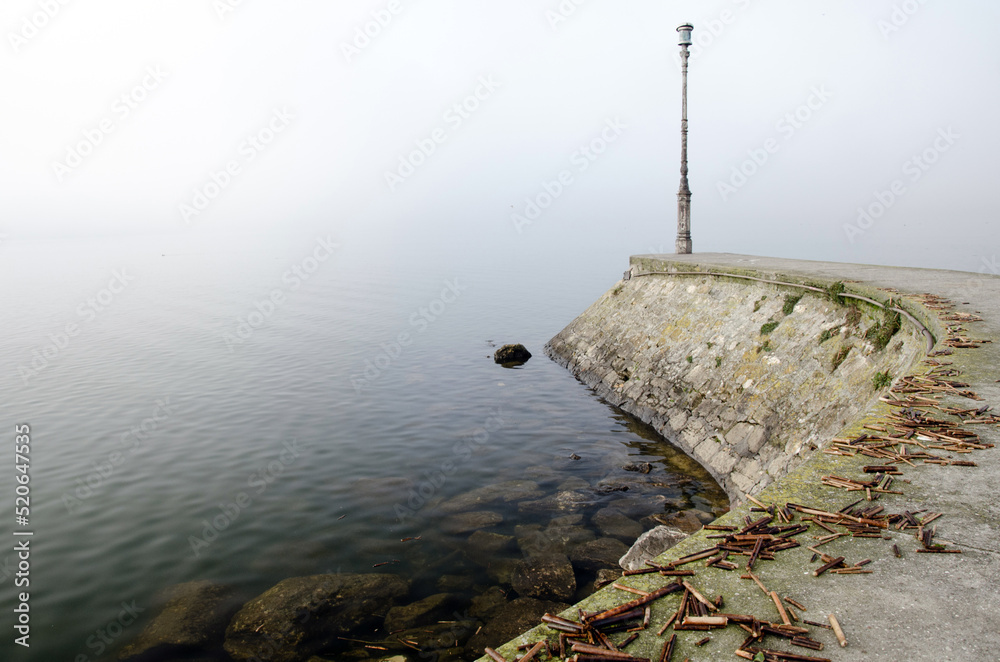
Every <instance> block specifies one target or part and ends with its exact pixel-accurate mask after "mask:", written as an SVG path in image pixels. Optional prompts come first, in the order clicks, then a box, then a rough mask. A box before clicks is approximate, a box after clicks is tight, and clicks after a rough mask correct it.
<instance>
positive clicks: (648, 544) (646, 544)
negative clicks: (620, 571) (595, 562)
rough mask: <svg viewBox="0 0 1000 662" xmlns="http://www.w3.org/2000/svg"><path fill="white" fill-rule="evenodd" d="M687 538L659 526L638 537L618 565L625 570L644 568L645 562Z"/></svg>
mask: <svg viewBox="0 0 1000 662" xmlns="http://www.w3.org/2000/svg"><path fill="white" fill-rule="evenodd" d="M687 537H688V534H686V533H684V532H683V531H681V530H679V529H675V528H673V527H669V526H662V525H661V526H658V527H656V528H655V529H650V530H649V531H646V532H645V533H644V534H642V535H641V536H639V539H638V540H636V541H635V544H633V545H632V547H631V549H629V550H628V552H626V553H625V555H624V556H622V557H621V559H620V560H619V561H618V565H620V566H621V567H622V568H624V569H625V570H639V569H640V568H645V567H646V561H649V560H650V559H654V558H656V557H657V556H659V555H660V554H662V553H663V552H665V551H667V550H668V549H670V548H671V547H673V546H674V545H676V544H677V543H679V542H680V541H682V540H684V539H685V538H687Z"/></svg>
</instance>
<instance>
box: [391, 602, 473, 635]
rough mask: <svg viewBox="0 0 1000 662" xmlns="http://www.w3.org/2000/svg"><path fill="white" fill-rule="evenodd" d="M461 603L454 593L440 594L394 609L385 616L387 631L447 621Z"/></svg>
mask: <svg viewBox="0 0 1000 662" xmlns="http://www.w3.org/2000/svg"><path fill="white" fill-rule="evenodd" d="M460 602H461V601H460V600H459V599H458V596H456V595H454V594H452V593H438V594H436V595H431V596H428V597H426V598H424V599H423V600H417V601H416V602H413V603H411V604H408V605H401V606H399V607H393V608H392V609H390V610H389V613H388V614H386V616H385V630H386V631H387V632H395V631H397V630H409V629H412V628H415V627H417V626H418V625H427V624H430V623H435V622H437V621H439V620H443V619H446V618H448V617H449V616H450V615H451V613H452V612H453V611H454V610H455V609H456V608H457V607H458V606H459V604H460Z"/></svg>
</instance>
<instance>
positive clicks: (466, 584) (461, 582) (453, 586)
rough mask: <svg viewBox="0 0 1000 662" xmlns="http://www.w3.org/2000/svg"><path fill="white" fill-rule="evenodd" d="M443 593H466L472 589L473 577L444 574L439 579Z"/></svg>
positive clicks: (440, 589)
mask: <svg viewBox="0 0 1000 662" xmlns="http://www.w3.org/2000/svg"><path fill="white" fill-rule="evenodd" d="M437 588H438V590H439V591H441V592H442V593H464V592H466V591H470V590H472V577H469V576H468V575H442V576H441V577H439V578H438V580H437Z"/></svg>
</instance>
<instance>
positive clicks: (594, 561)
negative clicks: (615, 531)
mask: <svg viewBox="0 0 1000 662" xmlns="http://www.w3.org/2000/svg"><path fill="white" fill-rule="evenodd" d="M627 551H628V546H627V545H626V544H625V543H623V542H622V541H620V540H615V539H614V538H598V539H597V540H593V541H591V542H585V543H583V544H582V545H578V546H577V547H575V548H574V549H573V551H572V552H570V555H569V558H570V560H571V561H572V562H573V566H574V567H576V568H580V569H581V570H600V569H601V568H617V567H618V559H620V558H621V557H622V556H624V555H625V553H626V552H627Z"/></svg>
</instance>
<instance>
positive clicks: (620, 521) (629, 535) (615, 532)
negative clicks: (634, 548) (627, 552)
mask: <svg viewBox="0 0 1000 662" xmlns="http://www.w3.org/2000/svg"><path fill="white" fill-rule="evenodd" d="M591 522H593V523H594V526H595V527H597V530H598V531H600V532H601V535H603V536H605V537H608V538H618V539H619V540H623V541H624V542H626V543H627V544H631V543H632V542H633V541H634V540H635V539H636V538H638V537H639V536H640V535H642V525H641V524H639V523H638V522H636V521H635V520H634V519H631V518H629V517H626V516H625V514H624V513H623V512H622V511H620V510H618V509H617V508H613V507H610V506H609V507H606V508H601V509H600V510H598V511H597V512H596V513H594V516H593V517H592V518H591Z"/></svg>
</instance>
